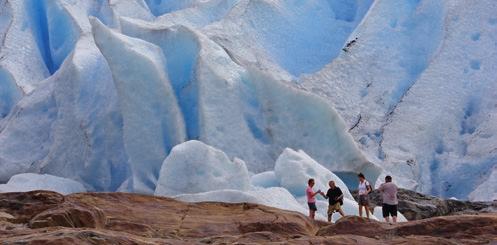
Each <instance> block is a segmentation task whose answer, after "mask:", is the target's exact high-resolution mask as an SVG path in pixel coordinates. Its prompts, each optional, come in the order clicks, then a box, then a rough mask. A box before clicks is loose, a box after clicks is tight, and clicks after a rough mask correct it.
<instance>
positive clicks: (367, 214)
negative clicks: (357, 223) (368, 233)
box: [364, 206, 369, 219]
mask: <svg viewBox="0 0 497 245" xmlns="http://www.w3.org/2000/svg"><path fill="white" fill-rule="evenodd" d="M364 209H366V218H368V219H369V206H364Z"/></svg>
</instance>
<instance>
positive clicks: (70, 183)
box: [0, 173, 86, 195]
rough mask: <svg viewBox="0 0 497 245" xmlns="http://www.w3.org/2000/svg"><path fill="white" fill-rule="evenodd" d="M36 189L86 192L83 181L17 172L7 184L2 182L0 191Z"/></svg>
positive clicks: (66, 193)
mask: <svg viewBox="0 0 497 245" xmlns="http://www.w3.org/2000/svg"><path fill="white" fill-rule="evenodd" d="M34 190H46V191H55V192H58V193H61V194H64V195H68V194H71V193H78V192H86V189H85V187H84V186H83V185H82V184H81V183H78V182H76V181H74V180H70V179H66V178H61V177H57V176H53V175H48V174H32V173H25V174H17V175H14V176H12V178H10V180H9V182H7V184H0V192H21V191H34Z"/></svg>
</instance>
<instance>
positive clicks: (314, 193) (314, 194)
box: [311, 190, 321, 197]
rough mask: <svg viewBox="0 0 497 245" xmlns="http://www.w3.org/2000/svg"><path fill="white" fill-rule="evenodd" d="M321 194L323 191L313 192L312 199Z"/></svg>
mask: <svg viewBox="0 0 497 245" xmlns="http://www.w3.org/2000/svg"><path fill="white" fill-rule="evenodd" d="M319 193H321V190H318V191H316V192H311V197H315V196H316V195H317V194H319Z"/></svg>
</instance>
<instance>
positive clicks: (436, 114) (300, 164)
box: [0, 0, 497, 219]
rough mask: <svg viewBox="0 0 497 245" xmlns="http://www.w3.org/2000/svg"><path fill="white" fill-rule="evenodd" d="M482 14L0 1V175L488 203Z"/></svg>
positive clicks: (245, 193) (152, 189)
mask: <svg viewBox="0 0 497 245" xmlns="http://www.w3.org/2000/svg"><path fill="white" fill-rule="evenodd" d="M496 11H497V3H496V2H495V1H492V0H482V1H477V2H475V3H472V4H467V2H466V1H463V0H408V1H391V0H376V1H373V0H347V1H345V0H311V1H300V0H288V1H283V0H256V1H254V0H186V1H179V0H174V1H173V0H171V1H164V0H162V1H161V0H158V1H156V0H112V1H102V0H81V1H74V0H23V1H7V0H0V40H1V46H0V183H3V184H7V185H8V182H9V180H11V179H12V178H13V177H14V176H19V175H22V174H27V173H31V174H42V175H43V174H48V175H52V176H57V177H61V178H65V179H68V180H72V181H76V182H78V183H80V184H81V185H82V186H83V187H84V189H85V190H88V191H126V192H138V193H146V194H154V193H155V194H157V195H167V196H176V197H178V198H179V199H183V200H189V201H201V200H206V201H232V202H235V201H249V202H256V203H260V204H265V205H270V206H275V207H280V208H286V209H290V210H294V211H299V212H304V211H305V205H304V204H305V203H303V201H304V200H303V199H302V191H303V190H304V188H305V183H306V179H307V178H310V177H313V178H316V179H317V180H318V181H317V182H318V183H317V184H318V186H319V188H322V189H326V182H327V181H328V180H331V179H334V180H336V181H337V183H338V184H339V186H340V187H343V188H342V189H344V190H347V189H354V188H355V185H356V174H357V173H358V172H363V173H365V174H366V176H367V178H368V180H370V181H371V182H373V183H375V182H377V180H378V182H377V183H379V179H382V177H383V176H385V175H387V174H390V175H392V176H393V177H394V179H395V180H396V182H397V183H398V184H399V185H400V186H401V187H404V188H408V189H412V190H416V191H420V192H423V193H428V194H433V195H437V196H442V197H456V198H458V199H470V200H482V201H484V200H493V199H495V198H496V196H497V189H496V188H494V186H495V176H496V175H497V174H496V173H497V124H495V121H496V119H497V104H496V103H497V92H496V91H497V79H496V75H497V74H496V71H497V59H496V58H497V17H495V12H496ZM174 149H176V150H174ZM197 154H198V155H197ZM234 166H237V167H236V168H234ZM232 167H233V168H232ZM230 178H235V179H236V181H235V180H233V179H230ZM201 179H207V180H208V181H207V180H206V183H205V185H201V184H200V183H201V181H199V180H201ZM40 181H41V182H43V181H47V182H50V181H51V180H50V178H47V179H46V180H45V179H42V180H40ZM54 183H55V182H54ZM175 183H176V184H177V185H180V186H179V188H178V189H171V186H173V185H174V184H175ZM190 183H196V184H195V185H191V184H190ZM235 183H237V184H235ZM174 187H178V186H174ZM40 188H41V185H40ZM346 193H347V197H348V198H347V200H348V201H347V203H348V204H347V208H346V209H347V210H349V211H350V212H351V213H354V212H356V211H355V210H354V209H356V208H355V206H354V205H356V204H354V201H353V200H352V199H351V197H350V196H348V195H350V193H349V192H348V191H347V192H346ZM213 196H215V197H213ZM273 196H274V197H273ZM281 200H285V201H281ZM319 202H320V203H319V206H320V207H324V206H325V204H326V203H325V202H324V201H322V200H321V201H319ZM285 203H286V204H287V206H286V207H285ZM303 205H304V206H303ZM302 207H304V210H302ZM320 209H322V211H323V212H324V209H323V208H320ZM320 215H321V216H322V217H324V213H322V214H320ZM334 219H335V217H334Z"/></svg>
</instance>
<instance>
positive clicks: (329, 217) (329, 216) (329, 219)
mask: <svg viewBox="0 0 497 245" xmlns="http://www.w3.org/2000/svg"><path fill="white" fill-rule="evenodd" d="M332 215H333V214H328V222H331V216H332Z"/></svg>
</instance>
